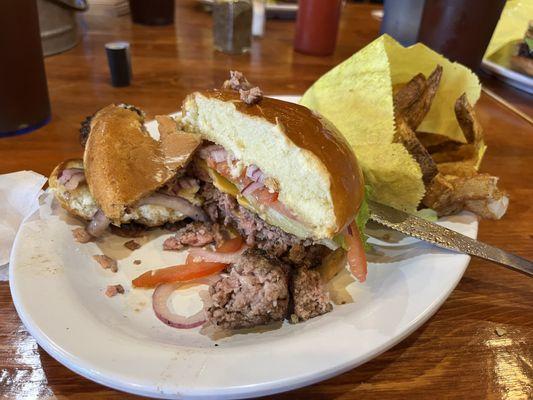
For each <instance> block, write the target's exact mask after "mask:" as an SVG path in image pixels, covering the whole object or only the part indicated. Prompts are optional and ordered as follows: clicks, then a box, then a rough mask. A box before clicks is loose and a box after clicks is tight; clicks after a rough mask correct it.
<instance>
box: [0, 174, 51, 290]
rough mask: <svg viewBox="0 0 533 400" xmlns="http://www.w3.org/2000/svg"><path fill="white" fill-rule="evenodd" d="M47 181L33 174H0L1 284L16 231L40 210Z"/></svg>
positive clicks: (5, 277)
mask: <svg viewBox="0 0 533 400" xmlns="http://www.w3.org/2000/svg"><path fill="white" fill-rule="evenodd" d="M45 182H46V178H45V177H44V176H42V175H40V174H38V173H36V172H33V171H19V172H13V173H11V174H4V175H0V281H5V280H7V279H8V272H7V266H8V262H9V255H10V253H11V247H12V246H13V241H14V240H15V236H16V234H17V231H18V229H19V227H20V225H21V224H22V222H23V221H24V219H25V218H27V217H29V216H30V215H32V214H33V213H34V212H35V211H36V210H37V209H38V208H39V201H38V198H39V195H40V194H41V192H42V187H43V185H44V184H45Z"/></svg>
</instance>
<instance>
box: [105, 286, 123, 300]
mask: <svg viewBox="0 0 533 400" xmlns="http://www.w3.org/2000/svg"><path fill="white" fill-rule="evenodd" d="M117 294H124V287H123V286H122V285H108V286H107V288H106V290H105V295H106V296H107V297H114V296H116V295H117Z"/></svg>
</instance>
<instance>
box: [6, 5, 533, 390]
mask: <svg viewBox="0 0 533 400" xmlns="http://www.w3.org/2000/svg"><path fill="white" fill-rule="evenodd" d="M177 3H178V7H177V9H176V24H175V26H169V27H145V26H137V25H132V24H131V23H130V20H129V17H128V16H126V17H120V18H98V19H96V18H92V17H91V18H86V19H85V22H84V26H83V29H84V36H83V39H82V41H81V43H80V44H79V45H78V46H77V47H76V48H75V49H73V50H71V51H68V52H66V53H64V54H61V55H57V56H53V57H50V58H47V59H46V69H47V74H48V82H49V90H50V97H51V102H52V110H53V115H52V122H51V123H50V124H49V125H47V126H46V127H44V128H42V129H40V130H38V131H36V132H34V133H31V134H27V135H23V136H18V137H12V138H7V139H0V173H5V172H11V171H16V170H21V169H32V170H35V171H37V172H40V173H42V174H45V175H47V174H48V173H49V172H50V171H51V169H52V168H53V167H54V166H55V165H56V164H57V163H58V162H60V161H61V160H64V159H65V158H70V157H79V156H80V155H81V154H82V152H81V148H80V146H79V144H78V127H79V123H80V121H81V120H82V119H83V118H84V117H85V116H87V115H90V114H92V113H93V112H94V111H95V110H96V109H98V108H100V107H102V106H104V105H106V104H109V103H112V102H127V103H132V104H135V105H137V106H139V107H141V108H143V109H144V110H146V111H147V112H148V113H149V114H151V115H154V114H161V113H168V112H171V111H175V110H176V109H178V108H179V106H180V102H181V101H182V99H183V97H184V95H185V94H187V93H188V92H190V91H192V90H195V89H201V88H207V87H212V86H219V85H220V84H221V83H222V81H223V80H224V79H225V78H226V76H227V74H228V70H229V69H237V70H240V71H243V72H245V73H246V75H247V76H248V78H249V79H250V80H251V81H252V82H257V83H258V84H260V86H261V87H262V88H263V89H264V91H265V92H266V93H267V94H301V93H303V92H304V90H305V89H306V88H307V87H309V86H310V85H311V84H312V83H313V81H314V80H315V79H317V78H318V77H319V76H320V75H321V74H323V73H324V72H326V71H327V70H328V69H330V68H331V67H332V66H334V65H336V64H337V63H339V62H340V61H342V60H344V59H345V58H347V57H349V56H350V55H351V54H352V53H353V52H354V51H356V50H358V49H360V48H362V47H363V46H364V45H365V44H367V43H369V42H370V41H371V40H372V39H374V38H375V37H377V36H378V31H379V21H376V20H374V19H372V17H371V16H370V11H371V10H372V9H375V8H377V6H372V5H353V4H349V5H348V6H347V7H346V8H345V12H344V14H343V17H342V21H341V29H340V34H339V44H338V47H337V51H336V53H335V54H334V55H333V56H331V57H325V58H317V57H311V56H305V55H301V54H297V53H294V52H293V50H292V37H293V29H294V22H292V21H281V20H276V21H268V23H267V27H266V36H265V37H264V38H263V39H260V40H256V41H254V43H253V46H252V51H251V53H250V54H247V55H242V56H228V55H224V54H220V53H216V52H214V51H213V50H212V42H211V18H210V16H209V14H206V13H204V12H203V11H201V9H200V8H197V7H196V2H194V1H189V0H180V1H178V2H177ZM119 39H120V40H128V41H130V42H131V45H132V63H133V75H134V78H133V84H132V85H131V86H130V87H127V88H120V89H116V88H112V87H111V86H110V85H109V83H108V81H109V74H108V69H107V64H106V58H105V52H104V47H103V45H104V43H106V42H109V41H112V40H119ZM486 83H487V84H488V85H489V86H490V87H491V88H492V90H493V91H495V92H496V93H498V94H499V95H500V96H502V97H504V98H505V99H506V100H508V101H509V102H511V103H512V104H513V105H514V106H516V107H518V108H520V109H521V110H522V111H523V112H525V113H527V114H529V115H532V114H533V99H532V97H531V96H528V95H525V94H521V93H520V92H517V91H515V90H513V89H511V88H507V87H505V86H503V85H500V84H498V83H497V82H495V81H491V80H490V79H487V80H486ZM476 111H477V113H478V116H479V119H480V121H481V123H482V125H483V127H484V129H485V134H486V142H487V144H488V146H489V148H488V151H487V154H486V156H485V160H484V163H483V166H482V169H483V170H486V171H489V172H491V173H493V174H495V175H498V176H500V177H501V186H502V187H504V188H506V189H507V190H508V192H509V194H510V198H511V204H510V207H509V210H508V212H507V215H506V216H505V217H504V218H503V219H502V220H500V221H482V222H481V224H480V233H479V238H480V239H481V240H483V241H486V242H488V243H491V244H494V245H496V246H499V247H502V248H504V249H507V250H510V251H512V252H515V253H517V254H519V255H522V256H524V257H529V258H533V240H532V239H533V229H532V225H533V208H532V201H533V126H532V125H531V124H529V123H528V122H526V121H525V120H524V119H522V118H520V117H518V116H517V115H516V114H515V113H513V112H512V111H510V110H509V109H507V108H506V107H504V106H502V105H501V104H500V103H498V102H497V101H495V100H494V99H492V98H490V97H488V96H486V95H482V97H481V99H480V101H479V102H478V104H477V106H476ZM36 296H38V293H36ZM0 315H1V318H2V322H1V324H0V396H2V395H3V396H5V397H6V398H10V399H14V398H17V399H33V398H38V397H53V396H56V397H57V398H86V399H97V398H106V399H125V398H134V397H135V396H128V395H125V394H122V393H119V392H116V391H114V390H111V389H107V388H105V387H103V386H100V385H98V384H96V383H92V382H90V381H87V380H85V379H84V378H81V377H79V376H77V375H76V374H74V373H72V372H71V371H69V370H68V369H66V368H65V367H63V366H62V365H60V364H59V363H58V362H56V361H55V360H54V359H52V358H51V357H50V356H48V355H47V354H46V353H45V352H44V351H43V350H41V349H40V348H39V347H38V346H37V344H36V342H35V341H34V340H33V338H32V337H31V336H29V334H28V333H27V332H26V331H25V329H24V327H23V325H22V324H21V322H20V320H19V319H18V316H17V314H16V312H15V309H14V307H13V305H12V303H11V296H10V294H9V287H8V284H7V283H5V282H2V283H0ZM356 340H357V338H354V341H356ZM532 380H533V279H531V278H526V277H524V276H522V275H520V274H518V273H515V272H512V271H509V270H506V269H504V268H502V267H499V266H496V265H494V264H491V263H488V262H484V261H478V260H474V261H472V263H471V264H470V266H469V268H468V269H467V271H466V273H465V276H464V278H463V279H462V280H461V282H460V283H459V285H458V286H457V288H456V290H455V291H454V292H453V293H452V295H451V296H450V298H449V299H448V300H447V301H446V303H445V304H444V305H443V306H442V308H441V309H440V310H439V311H438V312H437V314H435V316H434V317H433V318H431V319H430V321H429V322H427V323H426V324H424V325H423V326H422V327H421V328H420V329H418V330H417V331H416V332H415V333H414V334H412V335H411V336H409V337H408V338H407V339H405V340H404V341H403V342H401V343H400V344H399V345H397V346H396V347H394V348H393V349H391V350H389V351H387V352H385V353H384V354H382V355H381V356H379V357H377V358H375V359H374V360H372V361H370V362H368V363H366V364H365V365H362V366H360V367H359V368H356V369H354V370H352V371H350V372H347V373H345V374H343V375H341V376H338V377H336V378H332V379H330V380H327V381H325V382H322V383H319V384H316V385H313V386H310V387H308V388H303V389H300V390H298V391H295V392H291V393H287V394H281V395H278V396H274V397H275V398H278V399H293V398H306V399H330V398H335V399H374V398H375V399H383V398H387V399H391V398H392V399H406V398H409V399H418V398H420V399H425V398H469V399H499V398H502V399H509V400H511V399H524V400H525V399H528V398H529V399H530V398H532V397H533V391H532V390H533V389H532Z"/></svg>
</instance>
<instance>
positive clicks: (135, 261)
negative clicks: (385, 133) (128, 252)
mask: <svg viewBox="0 0 533 400" xmlns="http://www.w3.org/2000/svg"><path fill="white" fill-rule="evenodd" d="M133 263H134V264H135V265H141V260H134V261H133Z"/></svg>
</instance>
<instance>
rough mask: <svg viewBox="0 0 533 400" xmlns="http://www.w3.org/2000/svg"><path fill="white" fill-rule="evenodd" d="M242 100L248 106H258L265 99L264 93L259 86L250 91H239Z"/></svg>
mask: <svg viewBox="0 0 533 400" xmlns="http://www.w3.org/2000/svg"><path fill="white" fill-rule="evenodd" d="M239 94H240V95H241V100H242V101H243V102H245V103H246V104H248V105H250V106H251V105H252V104H257V103H259V102H260V101H261V100H262V99H263V92H262V91H261V89H259V87H258V86H255V87H253V88H251V89H250V90H243V89H241V90H239Z"/></svg>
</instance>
